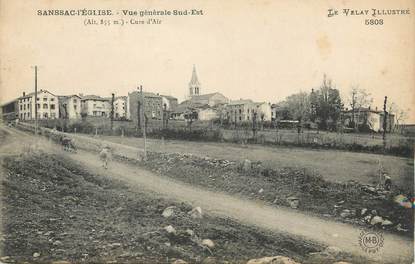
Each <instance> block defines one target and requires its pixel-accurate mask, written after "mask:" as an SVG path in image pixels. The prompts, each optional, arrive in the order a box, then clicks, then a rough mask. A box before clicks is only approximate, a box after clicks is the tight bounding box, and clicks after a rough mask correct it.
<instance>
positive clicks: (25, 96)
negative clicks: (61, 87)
mask: <svg viewBox="0 0 415 264" xmlns="http://www.w3.org/2000/svg"><path fill="white" fill-rule="evenodd" d="M42 92H46V93H49V94H51V95H53V96H56V95H54V94H53V93H51V92H49V91H48V90H43V89H40V90H39V91H38V92H37V93H38V94H39V93H42ZM33 95H35V92H31V93H28V94H26V95H24V96H20V97H19V98H18V99H22V98H27V97H32V96H33Z"/></svg>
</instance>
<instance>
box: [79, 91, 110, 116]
mask: <svg viewBox="0 0 415 264" xmlns="http://www.w3.org/2000/svg"><path fill="white" fill-rule="evenodd" d="M81 108H82V110H81V112H82V113H83V114H85V115H87V116H94V117H109V116H110V112H111V103H110V101H109V100H108V99H107V98H102V97H100V96H97V95H86V96H83V97H82V98H81Z"/></svg>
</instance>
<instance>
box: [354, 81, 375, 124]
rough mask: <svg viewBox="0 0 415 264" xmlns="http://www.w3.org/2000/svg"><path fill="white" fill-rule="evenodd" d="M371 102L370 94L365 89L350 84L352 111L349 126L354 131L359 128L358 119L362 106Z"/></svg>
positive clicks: (367, 105)
mask: <svg viewBox="0 0 415 264" xmlns="http://www.w3.org/2000/svg"><path fill="white" fill-rule="evenodd" d="M372 102H373V98H372V97H371V94H370V93H368V92H366V90H365V89H360V88H359V86H357V85H354V86H352V90H351V91H350V97H349V105H350V110H351V111H352V121H351V124H350V125H351V127H353V128H354V129H355V130H356V131H358V130H359V126H358V125H359V119H360V113H361V110H362V108H365V107H366V108H367V107H369V106H370V105H371V104H372ZM356 112H357V120H355V116H356V115H355V113H356Z"/></svg>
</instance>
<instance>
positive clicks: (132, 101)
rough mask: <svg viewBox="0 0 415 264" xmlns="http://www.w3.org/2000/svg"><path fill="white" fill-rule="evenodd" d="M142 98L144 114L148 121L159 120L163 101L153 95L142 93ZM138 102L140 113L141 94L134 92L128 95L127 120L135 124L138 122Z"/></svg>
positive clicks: (161, 115) (156, 95)
mask: <svg viewBox="0 0 415 264" xmlns="http://www.w3.org/2000/svg"><path fill="white" fill-rule="evenodd" d="M143 96H144V113H145V116H146V117H147V118H148V119H159V120H161V119H162V117H163V108H162V104H163V100H162V97H161V96H160V95H158V94H155V93H150V92H143ZM139 102H140V111H141V109H142V106H141V103H142V99H141V93H140V92H138V91H134V92H131V93H128V99H127V109H128V113H129V114H128V119H130V120H132V121H134V122H135V123H137V122H138V120H139V115H140V112H139V111H138V104H139Z"/></svg>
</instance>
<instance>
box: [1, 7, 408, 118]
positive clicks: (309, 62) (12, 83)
mask: <svg viewBox="0 0 415 264" xmlns="http://www.w3.org/2000/svg"><path fill="white" fill-rule="evenodd" d="M81 8H87V9H111V10H113V12H119V13H121V10H123V9H128V10H144V9H148V10H153V9H156V10H165V9H166V10H174V9H177V10H184V9H196V10H203V15H200V16H165V17H159V18H161V20H162V23H161V24H157V25H124V26H119V25H112V26H102V25H90V26H85V25H84V19H85V17H81V16H75V17H65V16H64V17H62V16H38V15H36V12H37V10H38V9H42V10H43V9H81ZM330 8H336V9H338V10H342V9H344V8H349V9H356V10H359V9H371V8H378V9H408V8H409V9H410V15H399V16H382V17H378V18H382V19H383V25H372V26H370V25H365V23H364V22H365V19H366V18H371V16H353V17H351V16H344V15H341V16H336V17H330V18H329V17H327V12H328V9H330ZM414 15H415V2H414V1H412V0H401V1H372V0H367V1H347V0H338V1H337V0H336V1H328V0H324V1H323V0H316V1H307V0H303V1H299V0H293V1H288V0H287V1H282V0H281V1H278V0H274V1H268V0H267V1H265V0H259V1H248V0H229V1H219V0H211V1H181V0H178V1H157V0H143V1H128V0H121V1H112V0H102V1H95V0H91V1H76V0H75V1H67V0H59V1H58V0H45V1H30V2H29V1H23V0H17V1H6V0H0V20H1V21H0V58H1V59H0V66H1V71H0V104H1V103H5V102H7V101H10V100H12V99H14V98H16V97H18V96H20V95H21V94H22V93H23V92H26V93H28V92H31V91H33V90H34V69H33V66H34V65H38V67H39V69H38V87H39V88H41V89H46V90H49V91H51V92H52V93H55V94H58V95H66V94H79V93H83V94H97V95H101V96H105V97H108V96H110V94H111V93H115V94H116V95H127V94H128V92H131V91H133V90H135V89H136V87H137V86H138V85H142V86H143V89H144V90H145V91H149V92H156V93H160V94H166V95H173V96H175V97H177V98H178V99H179V101H181V100H183V99H184V98H185V96H186V94H187V93H188V83H189V81H190V78H191V73H192V68H193V65H196V69H197V73H198V77H199V81H200V82H201V92H202V93H212V92H220V93H222V94H224V95H225V96H227V97H229V98H230V99H240V98H244V99H246V98H250V99H253V100H255V101H268V102H272V103H274V102H278V101H281V100H283V99H284V98H285V97H286V96H289V95H290V94H293V93H297V92H300V91H311V89H312V88H318V87H319V85H320V84H321V82H322V79H323V75H324V74H327V76H328V77H329V78H331V79H332V80H333V82H334V83H335V85H336V87H337V88H338V89H339V90H340V93H341V95H342V96H343V99H347V97H348V95H349V92H350V89H351V87H352V86H353V85H358V86H359V87H360V88H363V89H366V90H367V91H368V92H369V93H371V95H372V96H373V98H374V102H373V104H372V107H373V108H374V107H378V108H381V107H382V105H383V98H384V96H388V100H389V102H394V103H396V104H397V105H399V106H400V107H401V108H403V109H408V108H410V109H411V110H410V111H409V119H408V120H407V122H408V123H415V113H414V111H415V107H413V106H414V105H415V48H414V44H415V18H414ZM120 18H123V19H125V20H130V19H131V18H132V19H139V17H136V16H122V15H120V14H115V15H113V16H112V17H111V19H120ZM95 19H97V20H99V19H101V17H95ZM144 19H146V18H144Z"/></svg>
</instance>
